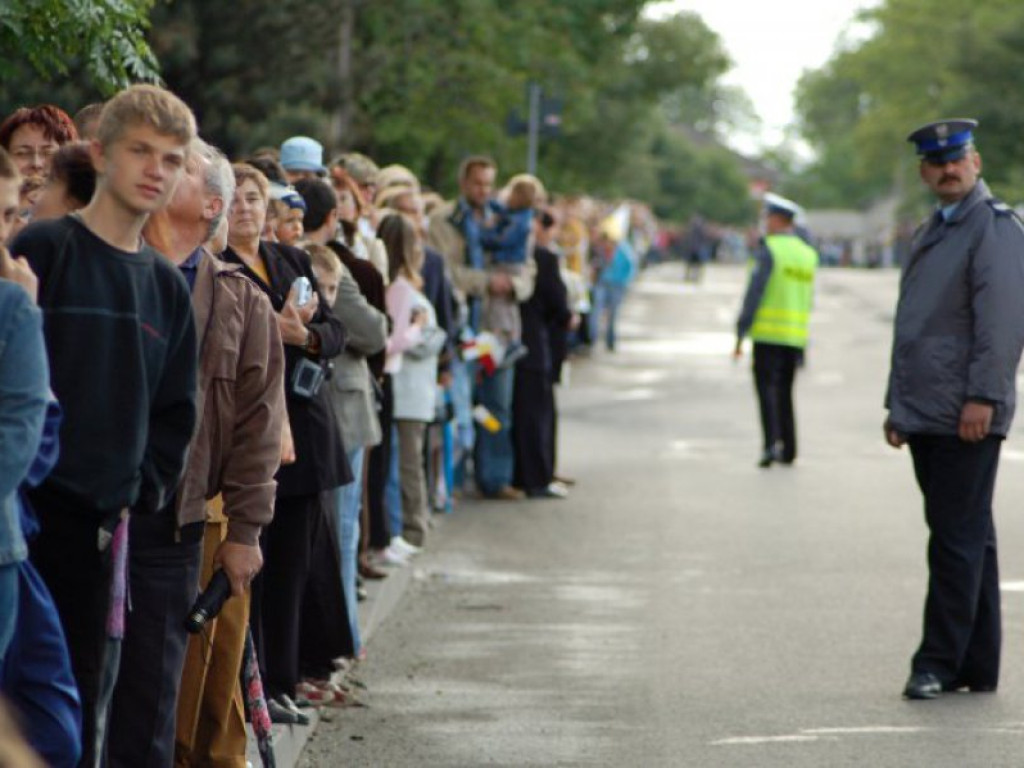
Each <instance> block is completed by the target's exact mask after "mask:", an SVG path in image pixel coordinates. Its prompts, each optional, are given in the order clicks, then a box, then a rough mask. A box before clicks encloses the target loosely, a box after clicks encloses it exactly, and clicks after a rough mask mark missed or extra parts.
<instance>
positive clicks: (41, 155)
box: [11, 144, 60, 162]
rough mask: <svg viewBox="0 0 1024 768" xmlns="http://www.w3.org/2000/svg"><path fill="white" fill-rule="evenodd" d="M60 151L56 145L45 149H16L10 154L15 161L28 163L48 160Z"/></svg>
mask: <svg viewBox="0 0 1024 768" xmlns="http://www.w3.org/2000/svg"><path fill="white" fill-rule="evenodd" d="M58 149H60V147H58V146H57V145H56V144H52V145H47V146H45V147H39V148H38V149H34V148H32V147H18V148H17V149H16V150H14V151H13V152H11V155H13V157H14V159H15V160H20V161H26V162H27V161H29V160H34V159H36V158H38V159H39V160H49V159H50V158H51V157H53V156H54V155H55V154H57V150H58Z"/></svg>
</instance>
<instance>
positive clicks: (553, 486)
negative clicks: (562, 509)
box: [548, 480, 569, 499]
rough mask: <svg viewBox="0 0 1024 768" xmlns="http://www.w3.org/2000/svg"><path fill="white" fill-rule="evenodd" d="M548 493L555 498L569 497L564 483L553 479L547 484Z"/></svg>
mask: <svg viewBox="0 0 1024 768" xmlns="http://www.w3.org/2000/svg"><path fill="white" fill-rule="evenodd" d="M548 495H549V496H551V497H552V498H556V499H567V498H569V489H568V488H567V487H566V485H565V483H560V482H558V481H557V480H555V481H553V482H551V483H549V484H548Z"/></svg>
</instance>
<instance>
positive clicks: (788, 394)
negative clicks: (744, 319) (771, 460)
mask: <svg viewBox="0 0 1024 768" xmlns="http://www.w3.org/2000/svg"><path fill="white" fill-rule="evenodd" d="M802 358H803V350H801V349H798V348H796V347H787V346H784V345H782V344H765V343H762V342H755V343H754V383H755V384H756V385H757V401H758V404H759V405H760V407H761V431H762V433H763V435H764V449H765V450H766V451H769V450H773V449H776V448H781V451H782V454H781V457H780V458H781V459H782V460H783V461H793V459H795V458H796V420H795V416H794V413H793V379H794V378H795V376H796V368H797V365H798V364H799V363H800V361H801V359H802Z"/></svg>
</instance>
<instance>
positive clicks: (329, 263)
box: [303, 243, 341, 275]
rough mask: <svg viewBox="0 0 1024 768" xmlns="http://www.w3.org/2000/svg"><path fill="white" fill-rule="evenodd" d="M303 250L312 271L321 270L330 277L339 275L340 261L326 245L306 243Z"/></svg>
mask: <svg viewBox="0 0 1024 768" xmlns="http://www.w3.org/2000/svg"><path fill="white" fill-rule="evenodd" d="M303 248H304V250H305V251H306V253H308V254H309V260H310V262H312V264H313V269H321V270H323V271H324V272H327V273H329V274H332V275H341V259H339V258H338V254H336V253H335V252H334V251H332V250H331V249H330V248H328V247H327V246H326V245H320V244H319V243H307V244H306V245H305V246H304V247H303Z"/></svg>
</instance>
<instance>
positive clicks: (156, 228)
mask: <svg viewBox="0 0 1024 768" xmlns="http://www.w3.org/2000/svg"><path fill="white" fill-rule="evenodd" d="M199 128H201V126H197V125H196V121H195V118H194V116H193V114H192V112H191V111H190V109H189V108H188V106H187V105H186V104H185V103H184V102H182V101H181V100H180V99H179V98H178V97H177V96H175V95H174V94H172V93H170V92H169V91H167V90H164V89H161V88H159V87H156V86H149V85H137V86H132V87H130V88H128V89H126V90H124V91H122V92H120V93H119V94H117V95H116V96H114V97H113V98H111V99H110V100H109V101H107V102H106V103H104V104H92V105H88V106H86V107H84V108H82V109H81V110H80V111H79V112H77V113H76V115H75V118H74V120H72V119H71V118H70V117H69V116H68V114H67V113H65V112H64V111H63V110H61V109H59V108H58V107H55V106H52V105H41V106H36V107H26V108H21V109H18V110H17V111H15V112H14V113H12V114H11V115H9V116H7V117H6V119H4V120H3V122H2V123H0V692H2V694H3V699H4V701H5V702H6V706H7V707H8V708H9V710H10V711H11V712H12V713H13V717H14V722H15V723H17V724H18V725H19V726H20V731H21V733H22V734H23V735H24V737H25V739H26V741H27V743H28V745H29V747H30V750H34V751H35V753H37V754H38V755H39V756H40V758H41V759H42V760H44V761H45V763H46V764H49V765H54V766H74V765H82V766H89V768H92V766H103V765H109V766H130V767H131V768H139V767H140V766H171V765H179V766H188V765H195V766H205V765H217V766H238V767H239V768H241V767H242V766H245V765H246V761H245V754H246V738H247V736H246V727H245V726H246V721H247V720H248V721H249V722H251V724H252V730H253V731H254V732H255V733H256V735H257V737H258V738H260V737H261V736H265V734H266V733H267V730H268V728H269V723H268V721H269V722H277V723H282V724H302V723H305V722H308V707H310V706H334V707H347V706H357V705H359V704H360V703H362V697H363V696H364V695H365V692H364V690H363V686H362V684H361V682H360V680H359V675H358V665H359V663H360V662H362V661H363V660H364V659H365V658H366V654H367V652H366V648H365V647H364V644H363V641H362V638H361V634H360V626H359V611H358V603H359V601H360V599H361V598H362V597H364V595H365V593H364V591H363V585H364V581H365V580H374V579H383V578H386V577H387V576H388V574H389V573H390V572H391V571H392V569H395V568H401V567H403V566H406V565H407V564H408V563H409V561H410V560H411V559H412V558H414V557H416V556H417V555H418V554H419V553H420V552H422V550H423V549H424V548H426V547H429V546H430V542H431V535H432V529H433V527H434V516H435V514H437V513H438V512H442V511H445V510H449V509H451V507H452V505H453V504H456V503H458V501H459V499H460V498H466V497H470V496H475V497H482V498H485V499H493V500H500V501H503V502H523V503H526V501H527V500H529V499H534V498H564V497H566V496H568V495H569V494H570V486H571V485H572V483H573V481H572V480H571V479H570V478H566V477H561V476H560V475H559V474H558V472H557V464H558V460H557V455H556V443H557V441H556V431H557V407H556V398H555V387H556V385H557V384H558V383H559V382H560V381H563V380H564V370H565V363H566V361H567V360H568V359H569V358H570V356H571V355H572V353H573V350H579V349H583V348H585V347H587V346H588V345H596V343H597V340H599V339H600V338H601V336H602V333H603V336H604V346H605V347H606V348H607V349H608V350H614V349H615V347H616V341H617V335H616V324H615V319H616V315H617V311H618V307H619V305H620V304H621V301H622V298H623V295H624V292H625V290H626V287H627V286H628V285H629V283H630V281H631V280H632V279H633V276H634V274H635V272H636V268H637V261H638V254H640V255H642V254H643V253H645V252H646V251H647V250H648V249H649V247H650V246H651V245H652V243H653V242H654V238H655V235H656V226H655V222H654V220H653V217H652V216H651V215H650V212H649V211H648V210H647V209H645V208H644V207H643V206H633V207H632V208H631V207H630V206H628V205H627V206H619V207H618V208H616V207H614V206H609V205H607V204H604V203H601V202H600V201H596V200H592V199H589V198H561V199H554V198H552V196H550V195H549V193H548V191H547V190H546V188H545V186H544V184H543V183H542V182H541V181H540V179H538V178H536V177H534V176H530V175H527V174H518V175H514V176H512V177H510V178H509V179H508V180H507V182H506V183H505V184H504V185H503V186H502V187H500V188H499V187H498V186H497V179H498V173H499V169H498V168H497V166H496V164H495V162H494V161H493V160H492V159H491V158H489V157H487V156H485V155H475V156H471V157H467V158H465V159H464V160H463V161H462V163H461V165H460V167H459V168H458V169H452V171H453V173H454V174H455V175H456V179H457V183H458V194H457V196H456V197H455V198H454V199H452V200H448V201H446V200H444V199H443V198H442V197H441V196H440V195H438V194H437V193H435V192H432V191H430V190H429V189H426V188H425V187H424V185H423V184H421V181H420V180H419V179H417V178H416V176H415V175H414V174H413V173H412V172H411V171H410V170H409V169H408V168H405V167H403V166H400V165H388V166H385V167H378V165H377V164H376V163H375V162H374V161H373V160H372V159H370V158H369V157H366V156H365V155H362V154H359V153H356V152H347V153H343V154H340V155H338V156H337V157H336V158H334V159H332V160H330V161H329V162H325V158H324V149H323V147H322V145H321V144H320V143H319V142H318V141H316V140H315V139H313V138H310V137H307V136H294V137H290V138H287V139H286V140H284V141H283V142H282V143H281V145H280V146H278V147H267V148H262V149H259V150H257V151H255V152H253V153H252V154H251V155H249V156H247V157H241V158H234V162H232V161H231V160H229V159H228V158H227V157H225V156H224V154H223V153H221V152H220V151H218V150H217V149H216V148H215V147H213V146H211V145H210V144H208V143H207V142H205V141H204V140H203V139H201V138H199V135H198V134H199ZM602 318H604V320H603V321H602ZM602 322H603V327H602ZM218 583H221V584H223V585H225V587H226V588H227V589H229V590H230V597H229V598H228V599H227V600H226V602H224V605H223V608H222V609H221V610H220V612H219V614H217V615H216V616H215V617H214V618H212V619H210V620H209V621H207V622H205V624H204V623H203V621H202V619H204V618H205V614H203V615H200V616H199V621H198V625H202V626H201V627H199V628H200V629H201V631H200V632H199V633H198V634H190V632H189V631H188V630H187V629H186V618H187V617H191V618H195V615H194V614H193V612H192V609H193V606H194V604H195V603H196V599H197V596H198V595H199V594H200V593H201V592H202V591H203V590H204V588H206V587H207V585H213V584H218ZM208 595H209V592H207V593H206V595H204V596H208ZM198 625H197V626H198ZM195 628H197V627H193V629H195ZM2 714H3V713H2V712H0V716H2ZM7 732H11V733H13V731H11V729H7V730H6V731H5V733H7ZM2 738H3V737H0V739H2ZM263 746H264V747H265V744H264V745H263ZM26 754H27V753H26Z"/></svg>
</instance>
